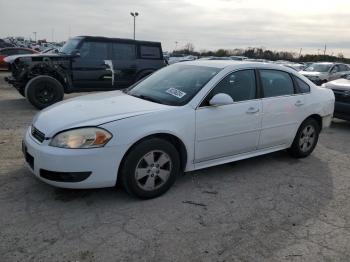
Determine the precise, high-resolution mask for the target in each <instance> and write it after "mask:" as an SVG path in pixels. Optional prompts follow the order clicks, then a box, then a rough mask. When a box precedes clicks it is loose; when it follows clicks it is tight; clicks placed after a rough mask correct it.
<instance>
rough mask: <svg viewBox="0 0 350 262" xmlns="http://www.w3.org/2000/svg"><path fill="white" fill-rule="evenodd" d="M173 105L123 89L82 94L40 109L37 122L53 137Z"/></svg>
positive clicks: (168, 107) (40, 127)
mask: <svg viewBox="0 0 350 262" xmlns="http://www.w3.org/2000/svg"><path fill="white" fill-rule="evenodd" d="M172 108H175V107H173V106H168V105H162V104H158V103H153V102H150V101H146V100H143V99H140V98H137V97H133V96H129V95H127V94H124V93H123V92H121V91H112V92H104V93H98V94H92V95H85V96H80V97H77V98H72V99H68V100H66V101H62V102H60V103H57V104H54V105H52V106H50V107H48V108H46V109H44V110H42V111H41V112H39V113H38V114H37V115H36V116H35V117H34V120H33V125H34V126H35V127H36V128H37V129H38V130H39V131H41V132H43V133H44V134H45V136H46V137H52V136H53V135H55V134H56V133H57V132H60V131H62V130H66V129H70V128H75V127H81V126H98V125H101V124H104V123H107V122H111V121H116V120H121V119H124V118H129V117H133V116H137V115H142V114H149V113H152V112H155V111H160V110H169V109H172Z"/></svg>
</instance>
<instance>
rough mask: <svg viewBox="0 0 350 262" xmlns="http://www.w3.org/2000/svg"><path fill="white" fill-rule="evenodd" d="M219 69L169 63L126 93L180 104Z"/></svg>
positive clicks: (194, 93) (156, 100) (155, 100)
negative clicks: (169, 64)
mask: <svg viewBox="0 0 350 262" xmlns="http://www.w3.org/2000/svg"><path fill="white" fill-rule="evenodd" d="M220 70H221V69H220V68H214V67H206V66H194V65H179V64H176V65H171V66H168V67H165V68H163V69H161V70H159V71H157V72H155V73H154V74H152V75H150V76H149V77H147V78H146V79H144V80H143V81H141V82H139V83H137V84H136V85H134V86H132V87H131V88H130V89H129V90H127V91H126V93H127V94H129V95H132V96H136V97H139V98H142V99H145V100H150V101H153V102H157V103H161V104H167V105H172V106H181V105H185V104H187V103H188V102H189V101H190V100H191V99H192V98H193V97H194V96H195V95H196V94H197V93H198V91H199V90H201V89H202V87H203V86H204V85H205V84H206V83H208V81H209V80H210V79H212V78H213V76H215V75H216V74H217V73H218V72H219V71H220Z"/></svg>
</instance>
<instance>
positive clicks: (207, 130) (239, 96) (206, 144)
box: [195, 69, 262, 163]
mask: <svg viewBox="0 0 350 262" xmlns="http://www.w3.org/2000/svg"><path fill="white" fill-rule="evenodd" d="M219 93H225V94H228V95H230V96H231V97H232V99H233V101H234V103H232V104H229V105H223V106H210V105H209V100H210V99H211V98H212V97H213V96H214V95H215V94H219ZM261 103H262V102H261V100H260V99H257V89H256V77H255V71H254V70H253V69H249V70H241V71H236V72H233V73H231V74H229V75H228V76H226V77H225V78H224V79H223V80H222V81H221V82H220V83H219V84H218V85H217V86H216V87H215V88H214V89H213V90H212V91H211V92H210V93H209V95H208V96H207V98H205V100H204V101H203V103H202V104H201V105H200V107H198V109H197V110H196V141H195V162H196V163H199V162H203V161H207V160H212V159H217V158H221V157H226V156H233V155H236V154H241V153H246V152H251V151H254V150H256V148H257V145H258V140H259V134H260V127H261V126H260V125H261V111H262V104H261Z"/></svg>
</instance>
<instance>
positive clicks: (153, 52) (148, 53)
mask: <svg viewBox="0 0 350 262" xmlns="http://www.w3.org/2000/svg"><path fill="white" fill-rule="evenodd" d="M140 52H141V58H151V59H152V58H153V59H159V58H160V57H161V56H160V48H159V47H156V46H145V45H141V49H140Z"/></svg>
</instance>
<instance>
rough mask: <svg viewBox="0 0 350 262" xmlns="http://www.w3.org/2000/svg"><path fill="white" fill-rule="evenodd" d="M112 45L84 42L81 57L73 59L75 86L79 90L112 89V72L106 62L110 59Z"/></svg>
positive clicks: (80, 50)
mask: <svg viewBox="0 0 350 262" xmlns="http://www.w3.org/2000/svg"><path fill="white" fill-rule="evenodd" d="M110 50H111V44H110V43H108V42H101V41H90V40H84V41H83V43H82V44H81V45H80V47H79V53H80V56H79V57H76V58H74V59H73V62H72V70H73V85H74V87H75V88H79V89H94V90H99V89H101V90H103V89H111V88H112V87H113V86H112V72H111V70H109V67H108V66H107V65H106V62H105V60H108V59H110V57H111V55H110V52H111V51H110Z"/></svg>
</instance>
